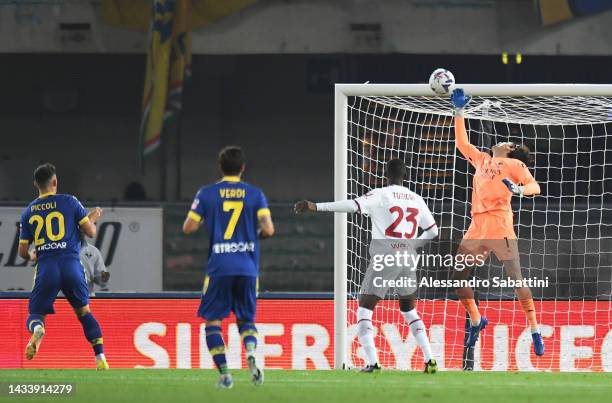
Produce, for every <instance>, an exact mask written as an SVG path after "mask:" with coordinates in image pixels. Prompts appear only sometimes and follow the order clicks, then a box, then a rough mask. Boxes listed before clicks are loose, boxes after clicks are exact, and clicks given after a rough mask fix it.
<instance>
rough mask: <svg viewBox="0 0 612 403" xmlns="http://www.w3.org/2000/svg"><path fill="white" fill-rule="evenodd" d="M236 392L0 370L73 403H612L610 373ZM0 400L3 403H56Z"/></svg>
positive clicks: (394, 374)
mask: <svg viewBox="0 0 612 403" xmlns="http://www.w3.org/2000/svg"><path fill="white" fill-rule="evenodd" d="M233 374H234V383H235V385H234V388H233V389H231V390H217V389H216V387H215V383H216V381H217V373H216V372H215V371H213V370H151V369H127V370H117V369H111V370H110V371H106V372H96V371H95V370H0V382H3V383H6V382H11V383H14V382H74V383H76V393H75V395H73V396H68V397H64V398H60V401H68V402H86V403H94V402H104V403H109V402H120V401H123V402H147V403H152V402H162V401H167V402H224V403H233V402H240V403H243V402H244V403H259V402H266V403H274V402H316V403H326V402H350V403H360V402H365V403H370V402H374V403H391V402H418V403H421V402H453V403H458V402H463V401H466V402H470V403H481V402H482V403H485V402H486V403H502V402H512V403H518V402H534V403H536V402H537V403H539V402H554V403H562V402H610V401H612V374H610V373H605V374H601V373H599V374H593V373H517V372H513V373H505V372H493V373H491V372H439V373H437V374H435V375H425V374H422V373H419V372H401V371H384V372H382V373H378V374H373V375H370V374H360V373H358V372H356V371H282V370H268V371H266V383H265V384H264V385H263V386H260V387H255V386H253V385H252V384H251V382H250V378H249V376H248V374H247V372H246V371H244V370H242V371H234V372H233ZM56 399H57V398H55V397H51V398H50V397H38V398H32V397H29V398H25V399H24V398H19V397H6V396H3V397H0V401H1V402H5V401H6V402H17V401H27V402H33V401H51V400H54V401H58V400H56Z"/></svg>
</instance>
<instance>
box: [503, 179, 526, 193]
mask: <svg viewBox="0 0 612 403" xmlns="http://www.w3.org/2000/svg"><path fill="white" fill-rule="evenodd" d="M502 182H504V185H506V187H507V188H508V190H510V191H511V192H512V193H513V194H515V195H517V196H519V197H523V193H524V191H525V189H524V187H523V186H520V185H517V184H515V183H514V182H512V181H511V180H510V179H508V178H504V179H502Z"/></svg>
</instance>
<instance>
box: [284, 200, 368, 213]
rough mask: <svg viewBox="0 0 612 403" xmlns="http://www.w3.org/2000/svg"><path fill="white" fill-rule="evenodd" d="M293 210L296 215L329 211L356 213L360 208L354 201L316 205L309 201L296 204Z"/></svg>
mask: <svg viewBox="0 0 612 403" xmlns="http://www.w3.org/2000/svg"><path fill="white" fill-rule="evenodd" d="M293 210H294V211H295V213H296V214H302V213H316V212H319V211H329V212H334V213H356V212H357V211H359V207H358V206H357V203H356V202H355V201H354V200H341V201H337V202H330V203H314V202H311V201H308V200H300V201H298V202H297V203H295V206H294V207H293Z"/></svg>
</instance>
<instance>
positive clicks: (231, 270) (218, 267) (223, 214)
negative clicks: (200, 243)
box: [189, 176, 270, 277]
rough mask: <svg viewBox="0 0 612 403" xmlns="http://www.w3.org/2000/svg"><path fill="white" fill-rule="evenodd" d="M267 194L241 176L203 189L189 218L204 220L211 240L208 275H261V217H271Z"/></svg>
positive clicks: (197, 196) (226, 178)
mask: <svg viewBox="0 0 612 403" xmlns="http://www.w3.org/2000/svg"><path fill="white" fill-rule="evenodd" d="M269 214H270V210H269V209H268V202H267V200H266V197H265V195H264V193H263V192H262V191H261V190H260V189H258V188H256V187H255V186H251V185H249V184H247V183H244V182H241V181H240V179H239V178H238V177H232V176H230V177H224V178H223V179H222V180H221V181H220V182H217V183H215V184H212V185H209V186H204V187H202V188H200V190H199V191H198V193H197V194H196V197H195V199H194V201H193V204H192V205H191V210H190V211H189V217H190V218H191V219H193V220H195V221H197V222H201V221H202V220H203V221H204V225H205V226H206V229H207V230H208V235H209V237H210V248H209V252H208V272H207V274H208V276H209V277H221V276H253V277H256V276H258V275H259V241H258V238H257V229H258V227H259V217H261V216H263V215H269Z"/></svg>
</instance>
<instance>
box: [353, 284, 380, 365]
mask: <svg viewBox="0 0 612 403" xmlns="http://www.w3.org/2000/svg"><path fill="white" fill-rule="evenodd" d="M378 301H380V298H379V297H377V296H376V295H364V294H361V295H359V308H357V337H358V338H359V344H361V348H363V351H364V352H365V354H366V366H365V367H363V368H362V370H361V372H364V373H372V372H374V371H380V365H379V363H378V352H377V351H376V345H375V344H374V328H373V327H372V316H373V315H374V308H375V307H376V304H377V303H378Z"/></svg>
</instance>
